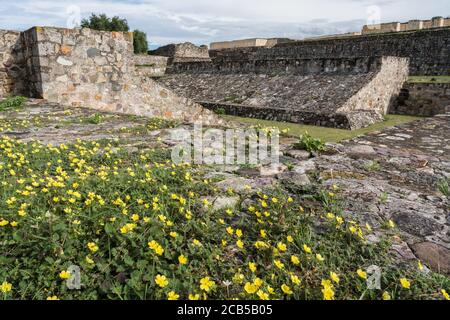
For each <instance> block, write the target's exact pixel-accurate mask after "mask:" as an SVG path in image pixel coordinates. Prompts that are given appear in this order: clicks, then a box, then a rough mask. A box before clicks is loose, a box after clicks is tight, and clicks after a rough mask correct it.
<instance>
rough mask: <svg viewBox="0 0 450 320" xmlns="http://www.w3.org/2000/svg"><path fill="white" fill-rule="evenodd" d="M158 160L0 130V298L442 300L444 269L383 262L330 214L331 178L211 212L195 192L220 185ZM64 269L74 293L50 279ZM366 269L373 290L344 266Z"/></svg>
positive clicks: (334, 196)
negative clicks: (304, 190) (308, 191)
mask: <svg viewBox="0 0 450 320" xmlns="http://www.w3.org/2000/svg"><path fill="white" fill-rule="evenodd" d="M155 121H157V120H155ZM158 123H159V122H158ZM160 150H161V149H160ZM169 159H170V152H169V153H168V154H165V155H164V154H161V153H160V152H158V151H156V150H150V149H147V150H142V151H141V152H135V153H128V152H126V150H124V149H123V148H121V147H120V145H119V144H118V142H117V143H116V142H112V141H109V142H108V141H106V140H104V141H89V142H88V141H81V140H80V141H79V142H77V143H76V144H70V145H61V146H58V147H55V146H53V145H50V144H48V145H42V144H40V143H37V142H29V143H23V142H19V141H17V140H14V139H10V138H8V137H0V180H1V181H2V192H1V193H0V243H1V244H2V251H1V252H2V254H1V255H0V284H3V287H2V288H3V291H4V292H3V293H0V299H46V298H48V297H54V296H56V297H58V298H60V299H166V298H167V297H170V296H174V295H175V296H178V297H179V298H180V299H187V298H188V297H189V296H190V295H191V296H198V297H200V298H208V299H258V298H261V299H262V298H269V299H314V300H316V299H323V298H324V297H325V290H323V286H324V283H326V284H327V287H328V291H327V292H326V293H327V295H328V296H330V297H332V298H334V299H352V300H356V299H360V298H361V299H381V298H382V297H383V293H385V294H389V296H390V297H392V298H393V299H414V298H416V299H444V297H443V295H442V294H441V290H444V289H445V290H447V291H449V290H450V280H449V278H448V277H445V276H443V275H438V274H435V273H433V272H431V273H429V274H428V275H424V274H422V273H420V272H418V271H417V267H416V266H413V267H408V266H406V265H405V266H398V265H395V264H393V261H392V260H391V258H390V256H389V250H388V249H389V245H388V243H387V239H389V238H391V237H388V238H387V239H382V241H381V242H380V243H376V244H371V243H368V241H367V240H366V237H367V236H368V235H369V234H370V233H371V232H372V231H371V230H370V228H368V227H367V225H366V226H363V225H360V224H359V223H358V222H357V221H353V220H351V219H349V218H344V217H343V214H342V209H341V207H342V204H341V199H340V195H339V189H338V187H337V186H336V187H335V186H333V189H331V190H322V192H321V194H320V195H319V196H318V197H317V200H315V201H316V202H314V204H313V205H311V206H307V203H305V201H303V199H301V198H295V199H294V198H291V197H289V196H288V195H287V194H286V192H285V191H283V190H278V189H274V190H267V191H265V192H257V193H255V195H254V196H253V197H252V198H248V199H249V200H251V201H250V202H248V201H247V203H246V204H244V203H242V204H237V206H236V208H232V209H230V210H226V209H221V210H214V209H213V206H212V204H211V202H208V201H206V200H205V199H206V197H210V199H211V198H216V197H218V196H223V192H222V191H219V190H217V189H216V188H215V186H214V185H213V184H212V183H210V181H209V180H208V179H207V178H206V177H205V175H204V173H202V170H201V168H200V167H190V166H186V165H175V164H173V163H171V162H170V160H169ZM30 172H32V173H33V174H30ZM227 192H228V193H229V194H234V193H233V190H229V191H227ZM293 197H294V196H293ZM311 201H312V200H311ZM301 205H303V206H305V207H302V206H301ZM244 214H245V215H244ZM317 230H320V232H317ZM181 256H183V257H184V258H185V260H180V257H181ZM180 261H182V262H180ZM71 265H77V266H79V267H80V273H81V274H80V275H81V283H82V287H81V289H80V290H69V289H68V288H67V286H66V281H65V279H63V278H64V274H65V273H64V272H66V271H67V270H68V268H69V267H70V266H71ZM370 265H378V266H380V267H381V268H382V270H383V274H382V279H381V286H382V290H368V289H367V284H366V281H365V279H363V278H362V277H361V275H359V274H358V273H357V270H359V269H361V270H366V269H367V267H369V266H370ZM62 272H63V273H62ZM332 274H334V277H333V279H334V280H330V277H332ZM158 275H160V277H162V276H164V277H165V279H166V282H164V283H162V282H159V283H158V282H157V281H156V279H157V276H158ZM61 277H63V278H61ZM336 277H338V280H336ZM403 278H405V279H408V281H410V282H411V288H410V289H406V288H402V287H401V286H400V281H399V280H400V279H403ZM330 281H332V282H330ZM205 282H207V283H208V286H206V287H205V285H204V283H205ZM224 282H225V283H226V284H224ZM9 286H10V287H9Z"/></svg>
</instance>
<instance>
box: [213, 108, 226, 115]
mask: <svg viewBox="0 0 450 320" xmlns="http://www.w3.org/2000/svg"><path fill="white" fill-rule="evenodd" d="M214 112H215V113H216V114H219V115H224V114H226V111H225V109H224V108H217V109H216V110H214Z"/></svg>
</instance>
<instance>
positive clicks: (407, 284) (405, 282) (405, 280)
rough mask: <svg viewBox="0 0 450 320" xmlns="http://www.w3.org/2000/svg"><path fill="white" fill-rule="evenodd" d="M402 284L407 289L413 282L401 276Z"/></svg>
mask: <svg viewBox="0 0 450 320" xmlns="http://www.w3.org/2000/svg"><path fill="white" fill-rule="evenodd" d="M400 284H401V285H402V287H403V288H405V289H409V288H410V287H411V282H409V280H408V279H406V278H401V279H400Z"/></svg>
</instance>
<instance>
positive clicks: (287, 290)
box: [281, 284, 293, 295]
mask: <svg viewBox="0 0 450 320" xmlns="http://www.w3.org/2000/svg"><path fill="white" fill-rule="evenodd" d="M281 290H282V291H283V292H284V293H285V294H287V295H290V294H292V293H293V292H292V290H291V288H290V287H289V286H288V285H287V284H283V285H282V286H281Z"/></svg>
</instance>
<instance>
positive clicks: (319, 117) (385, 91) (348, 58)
mask: <svg viewBox="0 0 450 320" xmlns="http://www.w3.org/2000/svg"><path fill="white" fill-rule="evenodd" d="M449 47H450V29H449V28H440V29H439V28H438V29H430V30H427V31H421V32H405V33H402V32H399V33H387V34H383V35H366V36H359V37H351V38H343V39H323V40H315V41H311V40H308V41H297V42H287V43H281V44H277V45H275V46H274V47H272V48H268V47H257V46H253V47H246V48H231V49H220V50H211V51H210V56H211V59H212V61H211V62H198V61H194V62H184V63H174V64H173V65H171V67H170V68H169V69H168V75H167V76H166V77H164V78H162V79H161V80H160V81H161V82H162V83H163V84H164V85H166V86H168V87H170V88H171V89H173V90H174V91H175V92H177V93H178V94H180V95H183V96H187V97H189V98H191V99H194V100H195V101H197V102H199V103H200V104H202V105H203V106H206V107H208V108H210V109H214V110H221V111H222V112H226V113H227V114H232V115H238V116H245V117H254V118H261V119H269V120H279V121H288V122H297V123H306V124H313V125H320V126H330V127H338V128H346V129H356V128H361V127H365V126H368V125H370V124H372V123H374V122H377V121H380V120H381V119H382V116H383V115H384V114H386V113H387V112H389V111H390V110H392V112H394V113H399V110H402V109H405V107H404V106H405V105H411V104H412V105H413V107H412V108H411V109H409V111H408V112H406V113H408V114H417V115H426V114H433V111H430V109H431V110H435V111H434V112H437V110H444V108H445V107H446V106H445V105H443V104H442V102H443V101H444V100H445V99H434V98H433V99H431V102H428V101H430V96H433V95H434V93H433V90H432V88H431V87H430V88H429V90H424V91H421V97H419V96H418V95H417V90H413V89H410V88H408V87H405V88H403V89H402V86H403V85H404V83H405V80H406V79H407V76H408V75H446V74H448V73H449V72H450V59H449V58H448V48H449ZM430 48H433V50H430ZM405 86H408V85H405ZM443 86H447V85H445V84H444V85H443ZM401 90H402V91H401ZM400 91H401V94H400ZM409 92H411V95H409V94H408V93H409ZM445 92H448V91H445V90H444V93H443V95H446V94H447V95H448V93H445ZM408 99H409V103H408V102H406V100H408ZM418 100H420V101H423V103H420V104H415V103H411V102H414V101H418ZM424 104H425V105H424ZM436 105H438V107H437V108H435V107H436ZM429 106H431V107H429ZM427 110H428V111H427ZM434 114H436V113H434Z"/></svg>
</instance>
